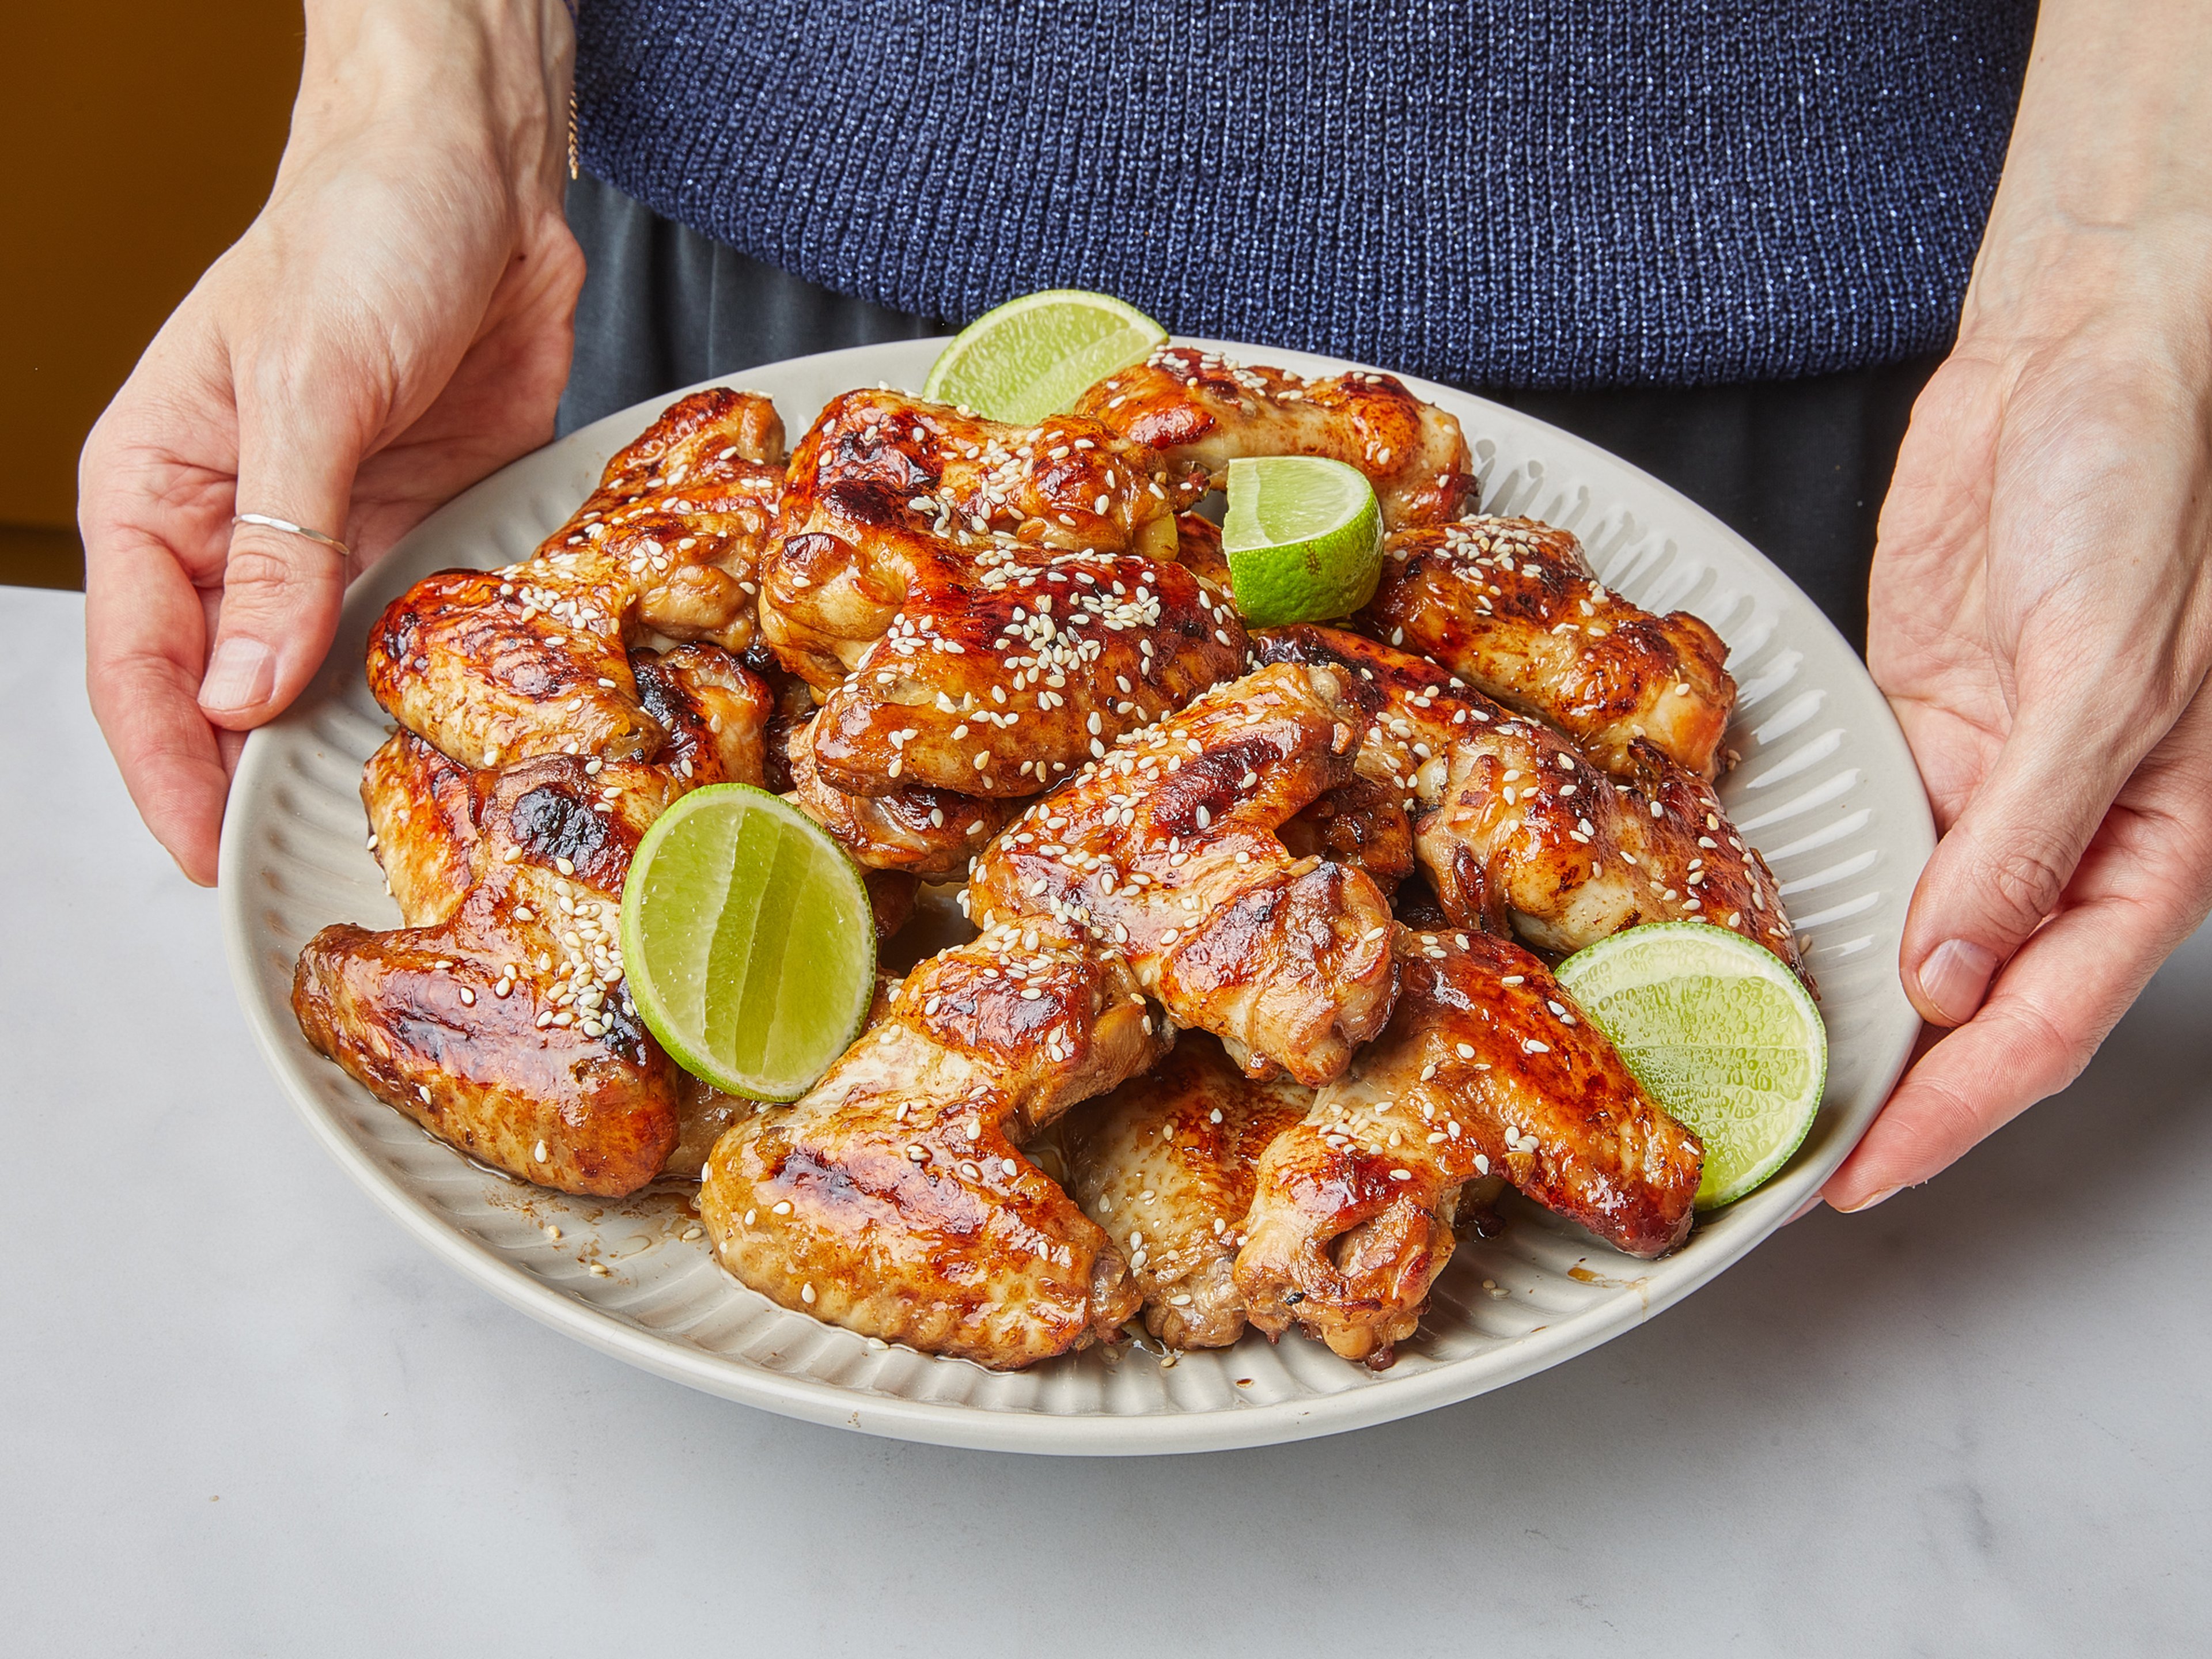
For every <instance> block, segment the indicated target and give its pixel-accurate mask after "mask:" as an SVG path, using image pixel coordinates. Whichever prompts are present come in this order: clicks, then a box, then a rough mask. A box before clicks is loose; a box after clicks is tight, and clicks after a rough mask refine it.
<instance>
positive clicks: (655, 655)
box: [361, 645, 769, 927]
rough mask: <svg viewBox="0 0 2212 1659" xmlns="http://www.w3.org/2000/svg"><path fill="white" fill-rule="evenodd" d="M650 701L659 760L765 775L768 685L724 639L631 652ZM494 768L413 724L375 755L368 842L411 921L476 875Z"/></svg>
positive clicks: (434, 914)
mask: <svg viewBox="0 0 2212 1659" xmlns="http://www.w3.org/2000/svg"><path fill="white" fill-rule="evenodd" d="M629 662H630V671H631V673H632V675H633V677H634V678H635V681H636V684H637V687H638V694H639V697H640V701H641V706H642V707H643V708H645V709H646V710H647V713H648V714H651V716H652V717H653V720H654V721H655V723H656V724H657V725H658V726H659V727H660V729H661V730H662V732H664V733H665V740H664V746H663V748H662V750H661V754H660V758H659V761H658V762H657V763H656V764H657V765H658V766H659V767H660V768H662V769H665V770H667V771H668V772H670V773H671V774H672V775H673V776H674V777H676V778H678V779H680V780H681V781H683V782H684V783H685V784H707V783H726V782H731V781H738V782H743V783H757V782H758V781H760V777H761V768H762V763H763V753H762V749H763V726H764V723H765V721H766V720H767V718H768V714H769V703H768V690H767V688H766V686H764V685H763V684H762V682H761V681H760V679H759V678H758V677H757V676H756V675H754V674H752V673H750V672H749V671H747V670H746V669H745V668H744V667H743V666H742V665H739V663H738V660H737V659H735V658H734V657H732V656H731V655H730V654H729V653H727V652H726V651H723V650H722V649H720V647H716V646H711V645H686V646H679V647H677V648H676V649H675V650H673V651H669V652H665V653H662V652H655V651H647V650H642V649H641V650H636V651H633V652H631V653H629ZM492 776H493V775H492V774H491V773H490V772H478V771H476V770H473V769H471V768H469V767H466V766H464V765H462V764H461V763H459V762H458V761H455V760H452V759H450V758H448V757H447V756H445V755H443V754H441V753H440V752H439V751H438V750H436V749H435V748H433V747H431V745H430V744H427V743H425V742H424V741H423V740H422V738H418V737H416V735H415V734H414V733H413V732H406V731H401V732H396V733H394V734H393V736H392V738H391V739H390V740H389V741H388V742H386V744H384V746H383V747H382V748H380V749H379V750H377V751H376V752H375V753H374V755H372V756H370V757H369V760H368V766H367V767H366V768H365V769H363V771H362V781H361V798H362V805H363V807H365V808H366V809H367V811H368V828H369V846H370V848H371V849H372V850H374V852H375V854H376V855H377V860H378V862H379V863H380V864H381V865H382V866H384V878H385V885H386V889H387V890H389V891H390V892H391V894H392V897H393V898H394V899H396V900H397V901H398V904H399V914H400V917H401V919H402V920H403V921H404V922H405V923H406V925H407V926H408V927H427V926H428V925H429V924H430V923H432V922H437V921H445V920H446V918H447V917H448V916H450V915H453V912H454V911H455V910H456V909H458V908H459V906H460V902H461V899H462V897H463V896H464V895H465V894H466V892H467V891H468V886H469V883H470V881H471V879H472V878H473V876H474V861H475V855H476V849H477V841H478V836H477V823H476V814H477V805H478V798H479V796H480V794H481V793H482V791H483V789H484V788H486V787H489V783H490V781H491V778H492Z"/></svg>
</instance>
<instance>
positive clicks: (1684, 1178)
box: [1235, 933, 1705, 1365]
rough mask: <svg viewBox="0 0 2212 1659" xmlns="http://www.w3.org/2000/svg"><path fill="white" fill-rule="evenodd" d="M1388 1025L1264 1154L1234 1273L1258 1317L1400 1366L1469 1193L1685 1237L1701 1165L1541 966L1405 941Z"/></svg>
mask: <svg viewBox="0 0 2212 1659" xmlns="http://www.w3.org/2000/svg"><path fill="white" fill-rule="evenodd" d="M1398 951H1399V956H1400V965H1401V990H1400V992H1399V997H1398V1006H1397V1010H1396V1012H1395V1013H1394V1014H1393V1015H1392V1017H1391V1020H1390V1024H1389V1028H1388V1029H1387V1030H1385V1031H1384V1032H1383V1035H1382V1036H1381V1037H1379V1038H1378V1039H1377V1040H1376V1042H1374V1043H1372V1044H1370V1046H1369V1047H1368V1048H1364V1049H1363V1050H1362V1051H1361V1052H1360V1054H1359V1055H1358V1059H1356V1060H1354V1061H1353V1062H1352V1069H1351V1070H1350V1071H1349V1072H1347V1073H1346V1074H1345V1075H1344V1077H1342V1078H1341V1079H1339V1080H1338V1081H1336V1082H1335V1083H1333V1084H1330V1085H1328V1087H1326V1088H1324V1089H1322V1091H1320V1093H1319V1094H1317V1095H1316V1097H1315V1098H1314V1103H1313V1108H1312V1110H1311V1111H1310V1112H1309V1113H1308V1115H1306V1118H1305V1120H1304V1122H1302V1123H1301V1124H1300V1125H1298V1127H1296V1128H1294V1129H1291V1130H1290V1131H1288V1132H1286V1133H1283V1134H1280V1135H1278V1136H1276V1137H1275V1138H1274V1139H1273V1140H1272V1141H1270V1142H1269V1144H1268V1146H1267V1151H1266V1152H1265V1153H1264V1154H1263V1155H1262V1157H1261V1160H1260V1169H1259V1172H1258V1175H1257V1177H1256V1180H1255V1196H1254V1199H1253V1203H1252V1211H1251V1215H1250V1218H1249V1222H1248V1223H1247V1225H1246V1232H1247V1234H1248V1235H1249V1242H1248V1243H1246V1244H1245V1246H1244V1248H1243V1249H1242V1250H1241V1251H1240V1252H1238V1254H1237V1263H1236V1271H1235V1278H1236V1283H1237V1289H1238V1290H1239V1291H1241V1292H1242V1293H1243V1297H1244V1299H1245V1303H1246V1306H1247V1308H1248V1309H1249V1316H1250V1318H1251V1321H1252V1322H1253V1323H1254V1324H1255V1325H1257V1326H1258V1327H1259V1328H1261V1330H1263V1331H1267V1332H1268V1333H1270V1334H1274V1333H1279V1332H1280V1331H1282V1330H1284V1329H1285V1328H1288V1327H1289V1326H1290V1324H1291V1322H1293V1321H1296V1322H1297V1323H1299V1324H1301V1325H1303V1326H1304V1328H1306V1329H1307V1330H1308V1331H1310V1332H1311V1333H1312V1334H1314V1335H1316V1336H1318V1337H1320V1338H1321V1339H1322V1340H1323V1341H1325V1342H1327V1343H1328V1346H1330V1348H1332V1349H1333V1350H1334V1351H1335V1352H1337V1353H1340V1354H1341V1355H1343V1356H1344V1357H1345V1358H1347V1359H1364V1360H1365V1361H1367V1362H1368V1363H1369V1364H1370V1365H1380V1364H1388V1363H1389V1355H1390V1349H1391V1345H1392V1344H1394V1343H1396V1342H1399V1341H1401V1340H1404V1339H1405V1338H1406V1337H1407V1336H1409V1335H1411V1334H1413V1329H1414V1328H1415V1326H1416V1325H1417V1324H1418V1323H1419V1320H1420V1316H1421V1312H1422V1310H1423V1309H1424V1308H1425V1306H1426V1305H1427V1303H1428V1296H1429V1287H1430V1286H1431V1285H1432V1284H1434V1283H1435V1281H1436V1278H1437V1274H1438V1273H1442V1272H1443V1268H1444V1265H1445V1263H1446V1262H1448V1261H1449V1260H1450V1259H1451V1254H1452V1250H1453V1249H1454V1247H1455V1236H1454V1231H1453V1224H1454V1220H1455V1217H1456V1215H1457V1214H1458V1213H1459V1212H1460V1210H1461V1207H1462V1203H1463V1201H1464V1200H1465V1199H1466V1198H1467V1196H1468V1194H1467V1191H1466V1189H1467V1187H1468V1183H1469V1182H1480V1181H1483V1180H1485V1179H1486V1178H1495V1177H1498V1176H1503V1177H1504V1179H1505V1180H1507V1181H1509V1182H1511V1183H1512V1184H1513V1185H1514V1186H1515V1187H1516V1188H1520V1189H1521V1190H1522V1192H1524V1193H1526V1194H1528V1195H1529V1196H1530V1197H1532V1198H1534V1199H1535V1200H1537V1201H1538V1202H1539V1203H1541V1204H1543V1205H1544V1206H1547V1208H1550V1209H1552V1210H1554V1211H1557V1212H1559V1213H1560V1214H1562V1215H1564V1216H1566V1217H1568V1218H1570V1219H1571V1220H1574V1221H1577V1222H1580V1223H1581V1224H1582V1225H1584V1226H1586V1227H1589V1229H1590V1230H1591V1231H1594V1232H1595V1233H1597V1234H1598V1235H1599V1237H1602V1238H1604V1239H1605V1240H1606V1241H1607V1243H1612V1244H1613V1245H1614V1246H1616V1247H1617V1248H1619V1249H1623V1250H1626V1251H1627V1252H1629V1253H1630V1254H1631V1255H1641V1256H1652V1255H1660V1254H1662V1252H1664V1251H1666V1250H1668V1249H1673V1248H1674V1246H1675V1245H1676V1244H1679V1243H1681V1241H1682V1239H1683V1237H1685V1236H1686V1234H1687V1233H1688V1231H1689V1228H1690V1221H1691V1200H1692V1198H1693V1197H1694V1196H1695V1194H1696V1192H1697V1188H1698V1177H1699V1172H1700V1170H1701V1169H1702V1167H1703V1164H1704V1156H1705V1154H1704V1149H1703V1147H1702V1146H1700V1145H1699V1141H1698V1139H1697V1137H1696V1136H1694V1135H1692V1133H1690V1132H1689V1131H1688V1130H1686V1129H1685V1128H1683V1127H1681V1125H1680V1124H1679V1123H1677V1122H1675V1121H1674V1119H1672V1118H1670V1117H1668V1115H1666V1114H1665V1113H1664V1112H1662V1111H1661V1110H1660V1109H1658V1108H1657V1107H1656V1106H1655V1105H1654V1104H1652V1103H1651V1101H1650V1097H1648V1096H1646V1095H1645V1094H1644V1091H1643V1089H1642V1087H1641V1086H1640V1085H1638V1083H1637V1081H1636V1079H1635V1077H1634V1076H1633V1075H1632V1073H1630V1072H1629V1070H1628V1068H1627V1066H1626V1065H1624V1064H1623V1063H1622V1061H1621V1059H1620V1055H1619V1054H1617V1053H1615V1052H1614V1050H1613V1045H1612V1044H1611V1043H1609V1042H1607V1041H1606V1040H1605V1038H1604V1037H1603V1036H1601V1035H1600V1033H1599V1032H1598V1031H1597V1030H1596V1029H1595V1027H1593V1026H1591V1025H1590V1024H1589V1023H1588V1022H1587V1021H1585V1020H1584V1019H1583V1018H1582V1017H1581V1016H1580V1014H1579V1013H1578V1012H1577V1011H1576V1009H1575V1006H1574V1004H1573V1002H1572V1000H1571V999H1570V998H1569V997H1568V996H1567V994H1565V992H1564V991H1563V990H1561V989H1560V988H1559V985H1558V983H1557V982H1556V981H1554V980H1553V978H1552V975H1551V972H1550V970H1549V969H1547V968H1546V967H1545V966H1544V964H1543V963H1541V962H1540V961H1538V960H1537V959H1536V958H1535V957H1534V956H1532V955H1531V954H1530V953H1529V952H1528V951H1525V950H1522V948H1521V947H1520V946H1518V945H1514V944H1512V943H1510V941H1508V940H1505V939H1497V938H1494V937H1492V936H1490V935H1488V934H1482V933H1463V934H1457V935H1449V934H1418V933H1404V934H1401V938H1400V940H1399V944H1398Z"/></svg>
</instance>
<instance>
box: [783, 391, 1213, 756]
mask: <svg viewBox="0 0 2212 1659" xmlns="http://www.w3.org/2000/svg"><path fill="white" fill-rule="evenodd" d="M790 477H791V483H790V488H789V489H788V490H787V493H786V495H785V497H784V501H783V505H782V507H781V512H780V514H779V518H778V523H777V529H776V533H775V539H774V541H773V543H772V544H771V545H770V547H769V552H768V555H767V557H766V559H765V561H764V563H763V581H764V584H765V585H764V586H763V595H762V617H763V629H764V630H765V633H766V636H767V638H768V639H769V641H770V643H772V644H773V645H774V646H775V648H776V650H777V652H778V653H779V654H780V655H781V657H782V659H783V660H784V662H785V663H786V665H787V666H789V667H790V668H791V669H792V670H793V671H795V672H797V673H799V674H801V675H803V676H805V678H807V679H808V680H809V681H811V683H812V684H814V685H815V686H816V687H817V690H819V691H820V692H821V694H822V699H823V708H822V712H821V714H820V715H819V716H818V717H817V719H816V720H815V721H814V723H813V726H812V727H811V732H810V734H809V736H808V738H807V741H808V743H809V744H811V749H812V751H813V757H814V762H815V765H816V768H817V771H818V772H819V774H820V775H821V778H822V780H823V782H824V783H825V784H827V785H828V786H829V787H832V788H836V789H838V790H842V791H844V792H846V793H854V794H863V795H881V794H889V793H895V792H896V791H898V790H900V789H902V788H904V787H909V786H913V785H917V784H919V785H921V786H924V787H929V788H933V789H942V790H950V791H954V792H957V793H963V794H970V795H981V796H988V797H994V798H1019V797H1022V796H1026V795H1034V794H1039V793H1042V792H1043V791H1044V790H1045V789H1047V788H1048V787H1051V786H1052V785H1054V784H1055V783H1058V782H1060V781H1061V780H1062V779H1064V778H1065V777H1066V776H1067V775H1068V774H1069V773H1071V772H1072V771H1073V770H1074V769H1076V767H1077V766H1079V764H1081V763H1082V762H1083V761H1084V760H1085V759H1087V758H1089V757H1091V755H1093V754H1095V753H1097V751H1098V750H1099V748H1100V747H1101V746H1103V744H1104V743H1107V742H1110V741H1111V740H1112V739H1113V738H1115V736H1117V735H1118V734H1120V733H1121V732H1126V731H1128V730H1130V729H1131V728H1132V727H1133V726H1140V725H1143V724H1145V723H1146V722H1148V721H1150V720H1155V719H1157V718H1158V716H1159V715H1160V714H1164V713H1165V712H1166V711H1167V710H1169V709H1170V708H1178V707H1180V706H1181V705H1182V703H1184V702H1188V700H1189V699H1190V697H1191V696H1194V694H1195V693H1197V692H1198V691H1200V690H1203V689H1204V688H1205V687H1206V686H1208V685H1211V684H1214V683H1215V682H1217V681H1218V680H1221V679H1225V678H1228V677H1229V676H1230V675H1231V674H1234V673H1235V672H1236V671H1237V668H1238V666H1239V665H1241V664H1242V662H1243V651H1244V635H1243V627H1242V625H1241V624H1240V623H1238V621H1237V615H1236V612H1235V610H1234V608H1233V607H1231V605H1229V604H1228V603H1227V602H1226V601H1225V599H1220V598H1218V596H1217V595H1216V594H1215V593H1214V592H1212V591H1211V590H1210V589H1208V588H1207V587H1206V586H1205V585H1204V584H1203V583H1201V582H1200V581H1199V580H1197V579H1196V578H1195V577H1194V576H1193V575H1191V574H1189V573H1188V572H1187V571H1185V570H1183V569H1182V568H1181V567H1180V566H1178V565H1177V564H1176V562H1175V558H1176V551H1177V546H1178V543H1177V534H1176V508H1177V507H1179V506H1181V505H1182V504H1183V501H1185V500H1186V499H1187V498H1188V491H1184V490H1174V489H1170V488H1169V487H1168V485H1167V484H1166V483H1165V482H1164V472H1163V471H1161V468H1160V465H1159V462H1158V457H1156V456H1154V455H1152V453H1150V452H1148V451H1146V450H1144V449H1142V448H1140V447H1137V446H1134V445H1130V444H1127V443H1124V442H1122V441H1120V440H1119V439H1116V438H1115V437H1114V436H1113V435H1111V434H1109V433H1108V432H1107V431H1106V430H1105V429H1104V428H1102V427H1099V426H1097V424H1096V423H1094V422H1090V421H1085V420H1080V419H1078V418H1076V417H1074V416H1058V417H1054V419H1052V420H1048V421H1047V422H1044V423H1043V424H1042V425H1041V426H1038V427H1035V428H1018V427H1008V426H1003V425H1000V424H999V423H997V422H990V421H984V420H981V419H978V418H977V417H975V416H969V415H963V414H961V413H960V412H959V411H958V410H953V409H948V408H946V407H945V406H943V405H941V404H928V403H923V402H921V401H920V400H919V399H916V398H908V397H907V396H905V395H904V394H903V393H899V392H851V393H848V394H847V395H846V396H845V397H843V398H838V399H836V401H835V402H833V403H832V404H830V405H829V408H828V409H826V410H823V414H822V416H821V418H820V419H819V420H817V422H815V423H814V426H813V427H812V428H811V429H810V430H809V431H808V433H807V435H806V436H805V439H804V440H802V441H801V442H800V444H799V450H798V453H796V454H795V455H794V456H793V459H792V463H791V469H790Z"/></svg>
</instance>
